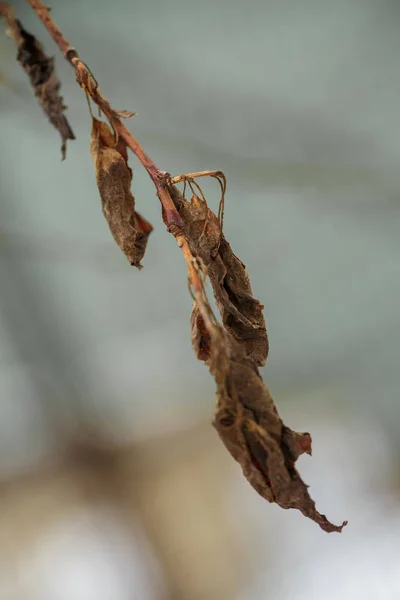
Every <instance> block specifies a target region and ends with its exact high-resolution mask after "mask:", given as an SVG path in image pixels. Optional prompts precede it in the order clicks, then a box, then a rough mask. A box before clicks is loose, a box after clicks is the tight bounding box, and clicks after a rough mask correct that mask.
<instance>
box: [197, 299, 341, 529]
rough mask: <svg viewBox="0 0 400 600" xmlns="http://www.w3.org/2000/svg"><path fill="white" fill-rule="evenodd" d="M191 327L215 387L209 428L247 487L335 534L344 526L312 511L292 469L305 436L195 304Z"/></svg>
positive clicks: (307, 447)
mask: <svg viewBox="0 0 400 600" xmlns="http://www.w3.org/2000/svg"><path fill="white" fill-rule="evenodd" d="M200 302H203V303H204V304H205V303H206V301H205V300H203V301H202V300H200ZM204 304H203V308H204ZM205 309H206V310H207V306H206V307H205ZM191 324H192V343H193V346H194V350H195V352H196V354H197V357H198V358H199V359H201V360H204V361H205V362H206V364H207V365H208V366H209V368H210V371H211V373H212V375H213V376H214V378H215V381H216V383H217V397H218V400H217V410H216V414H215V418H214V422H213V425H214V427H215V428H216V430H217V432H218V434H219V436H220V438H221V440H222V442H223V443H224V445H225V446H226V448H227V449H228V451H229V452H230V454H231V455H232V456H233V458H234V459H235V460H236V461H237V462H238V463H239V464H240V465H241V467H242V470H243V474H244V476H245V477H246V478H247V480H248V481H249V483H250V484H251V485H252V486H253V487H254V489H255V490H257V492H258V493H259V494H260V495H261V496H262V497H263V498H265V499H266V500H268V502H276V503H277V504H278V505H279V506H281V507H282V508H285V509H288V508H296V509H298V510H300V511H301V512H302V513H303V515H305V516H306V517H309V518H310V519H312V520H313V521H315V522H316V523H318V525H319V526H320V527H321V528H322V529H323V530H324V531H327V532H333V531H336V532H340V531H341V530H342V528H343V527H344V526H345V525H346V522H344V523H343V524H342V525H339V526H338V525H333V524H332V523H330V522H329V521H328V519H327V518H326V517H325V515H321V514H320V513H319V512H318V511H317V510H316V508H315V503H314V501H313V500H312V498H311V497H310V495H309V493H308V489H307V485H306V484H305V483H304V482H303V481H302V479H301V477H300V475H299V473H298V472H297V469H296V468H295V462H296V460H297V458H298V457H299V456H300V455H301V454H303V453H307V454H311V436H310V435H309V434H308V433H297V432H295V431H292V430H291V429H289V428H288V427H286V426H285V425H284V424H283V422H282V419H281V418H280V416H279V414H278V411H277V408H276V406H275V403H274V401H273V399H272V397H271V394H270V392H269V390H268V388H267V386H266V385H265V383H264V382H263V381H262V379H261V377H260V374H259V372H258V369H257V367H256V366H255V364H254V362H253V361H251V360H250V359H249V358H248V357H247V356H246V354H245V350H244V347H243V345H241V344H240V343H239V342H238V341H237V340H236V339H235V338H234V337H233V336H232V335H231V334H230V333H229V332H228V331H226V330H224V329H223V328H222V327H221V326H220V325H212V331H210V330H209V328H207V327H206V324H205V322H204V320H203V318H202V315H201V313H200V310H199V305H198V304H196V305H195V307H194V309H193V312H192V316H191Z"/></svg>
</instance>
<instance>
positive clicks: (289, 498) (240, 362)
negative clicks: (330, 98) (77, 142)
mask: <svg viewBox="0 0 400 600" xmlns="http://www.w3.org/2000/svg"><path fill="white" fill-rule="evenodd" d="M28 2H29V4H30V5H31V7H32V8H33V9H34V11H35V12H36V14H37V16H38V17H39V18H40V19H41V21H42V22H43V24H44V26H45V27H46V29H47V31H48V32H49V34H50V35H51V37H52V38H53V40H54V41H55V42H56V44H57V45H58V47H59V48H60V50H61V52H62V53H63V55H64V57H65V58H66V59H67V60H68V61H69V62H70V63H71V65H72V66H73V67H74V69H75V74H76V79H77V82H78V83H79V85H80V86H81V87H82V88H83V90H84V91H85V93H86V95H87V97H88V98H90V99H91V100H92V101H93V102H94V103H95V104H96V105H97V106H98V108H99V109H100V111H101V112H102V113H103V114H104V115H105V116H106V118H107V119H108V121H109V123H110V125H111V127H112V129H113V131H111V130H110V129H109V127H108V126H107V125H106V124H105V123H102V122H100V121H98V120H96V119H95V120H94V121H93V131H92V154H93V158H94V162H95V165H96V176H97V183H98V187H99V191H100V195H101V198H102V205H103V212H104V214H105V216H106V218H107V221H108V223H109V226H110V229H111V232H112V234H113V236H114V238H115V240H116V241H117V243H118V245H119V246H120V248H121V249H122V250H123V252H124V253H125V255H126V256H127V257H128V258H129V260H130V262H131V263H132V264H135V265H136V266H140V260H141V258H142V256H143V254H144V250H145V246H146V242H147V237H148V235H149V233H150V231H151V225H150V224H148V223H147V222H146V221H145V220H144V219H143V218H142V217H140V216H139V215H138V214H137V213H136V212H135V204H134V199H133V196H132V194H131V191H130V185H131V179H132V172H131V170H130V168H129V167H128V164H127V152H126V148H129V149H130V150H132V152H134V154H135V155H136V156H137V158H138V159H139V161H140V162H141V164H142V165H143V167H144V168H145V169H146V170H147V172H148V174H149V176H150V178H151V179H152V181H153V183H154V185H155V188H156V191H157V195H158V197H159V199H160V201H161V205H162V216H163V220H164V223H165V224H166V226H167V228H168V231H170V232H171V233H172V234H173V235H174V237H175V239H176V241H177V243H178V246H179V247H180V248H181V250H182V253H183V255H184V258H185V260H186V264H187V268H188V278H189V283H190V286H191V291H192V293H193V297H194V307H193V311H192V316H191V327H192V344H193V347H194V350H195V352H196V355H197V357H198V358H199V359H200V360H203V361H205V363H206V364H207V365H208V367H209V369H210V372H211V374H212V375H213V377H214V379H215V381H216V385H217V398H218V400H217V410H216V415H215V418H214V426H215V428H216V430H217V431H218V434H219V436H220V438H221V440H222V441H223V443H224V444H225V446H226V447H227V449H228V451H229V452H230V453H231V455H232V456H233V457H234V458H235V460H237V461H238V462H239V464H240V465H241V467H242V469H243V473H244V475H245V477H246V478H247V479H248V481H249V482H250V483H251V485H252V486H253V487H254V488H255V489H256V490H257V492H258V493H259V494H260V495H261V496H263V497H264V498H265V499H266V500H268V501H269V502H276V503H277V504H279V505H280V506H281V507H282V508H296V509H298V510H300V511H301V512H302V513H303V514H304V515H305V516H307V517H309V518H311V519H313V520H314V521H316V522H317V523H318V524H319V525H320V527H321V528H322V529H324V530H325V531H328V532H330V531H338V532H340V531H341V530H342V527H343V526H344V525H345V523H343V524H342V525H340V526H336V525H333V524H331V523H330V522H329V521H328V520H327V519H326V517H325V516H324V515H321V514H320V513H318V512H317V510H316V508H315V504H314V502H313V500H312V499H311V497H310V496H309V494H308V489H307V486H306V485H305V483H304V482H303V481H302V479H301V478H300V475H299V474H298V472H297V470H296V468H295V463H296V460H297V458H298V457H299V456H300V454H303V453H307V454H311V437H310V435H309V434H308V433H296V432H294V431H292V430H290V429H289V428H288V427H286V426H285V425H284V424H283V422H282V420H281V418H280V416H279V414H278V411H277V409H276V406H275V403H274V401H273V399H272V397H271V395H270V393H269V390H268V388H267V387H266V385H265V384H264V383H263V381H262V378H261V376H260V373H259V371H258V366H260V365H263V364H265V361H266V359H267V355H268V338H267V332H266V327H265V322H264V317H263V314H262V309H263V306H262V305H261V304H260V302H259V301H258V300H256V299H255V298H254V297H253V295H252V290H251V285H250V280H249V277H248V275H247V273H246V270H245V267H244V265H243V263H242V262H241V261H240V259H239V258H238V257H237V256H235V254H234V253H233V251H232V249H231V247H230V245H229V243H228V242H227V240H226V238H225V236H224V234H223V231H222V225H223V212H224V211H223V208H224V196H225V189H226V181H225V177H224V175H223V174H222V173H221V172H220V171H212V172H199V173H191V174H190V175H179V176H177V177H174V178H171V176H170V175H169V174H168V173H167V172H165V171H161V170H160V169H158V167H156V165H155V164H154V163H153V161H152V160H151V159H150V157H149V156H148V155H147V154H146V153H145V151H144V150H143V148H142V147H141V146H140V144H139V143H138V141H137V140H136V139H135V138H134V137H133V135H132V134H131V133H130V132H129V130H128V129H127V128H126V126H125V125H124V124H123V122H122V119H124V118H127V117H129V116H132V114H133V113H130V112H128V111H118V110H115V109H114V108H113V107H112V106H111V104H110V103H109V101H108V100H107V99H106V98H105V97H104V95H103V94H102V93H101V91H100V88H99V86H98V83H97V81H96V80H95V79H94V77H93V75H92V73H91V71H90V70H89V69H88V67H87V66H86V65H85V63H84V62H83V61H82V60H81V59H80V57H79V55H78V53H77V51H76V50H75V48H73V47H72V46H71V44H70V43H69V42H68V41H67V40H66V39H65V38H64V36H63V35H62V33H61V31H60V30H59V29H58V27H57V26H56V25H55V23H54V21H53V20H52V18H51V17H50V14H49V9H48V8H47V7H45V6H44V5H43V4H42V2H40V1H39V0H28ZM204 176H211V177H214V178H216V179H217V180H218V182H219V183H220V186H221V203H220V210H219V213H218V216H216V215H215V214H214V213H213V211H212V210H210V208H209V207H208V205H207V201H206V199H205V197H204V194H203V192H202V189H201V187H200V185H199V184H198V183H197V182H196V179H197V178H199V177H204ZM180 182H182V183H183V185H184V188H183V193H181V192H180V191H179V190H178V188H177V187H176V184H177V183H180ZM188 188H189V189H190V190H191V194H192V195H191V200H190V201H188V200H187V199H186V196H185V192H186V190H187V189H188ZM206 276H208V277H209V279H210V281H211V284H212V289H213V293H214V296H215V300H216V304H217V307H218V309H219V311H220V313H221V318H222V325H221V324H219V323H218V322H217V320H216V318H215V316H214V315H213V313H212V310H211V307H210V304H209V302H208V300H207V297H206V293H205V287H204V282H205V278H206Z"/></svg>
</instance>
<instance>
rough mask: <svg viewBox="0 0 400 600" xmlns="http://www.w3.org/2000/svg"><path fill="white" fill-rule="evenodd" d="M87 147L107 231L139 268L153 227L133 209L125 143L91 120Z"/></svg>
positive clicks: (97, 122)
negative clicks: (89, 144) (90, 156)
mask: <svg viewBox="0 0 400 600" xmlns="http://www.w3.org/2000/svg"><path fill="white" fill-rule="evenodd" d="M90 148H91V152H92V157H93V161H94V164H95V168H96V180H97V187H98V188H99V192H100V197H101V201H102V208H103V214H104V216H105V218H106V220H107V223H108V226H109V228H110V231H111V233H112V235H113V237H114V240H115V241H116V242H117V244H118V246H119V247H120V248H121V250H122V252H123V253H124V254H125V256H126V257H127V259H128V260H129V262H130V263H131V265H134V266H135V267H137V268H138V269H141V268H142V265H141V264H140V262H141V260H142V258H143V256H144V253H145V250H146V246H147V239H148V237H149V235H150V233H151V232H152V230H153V227H152V226H151V225H150V223H148V222H147V221H146V220H145V219H144V218H143V217H142V216H141V215H139V213H137V212H136V211H135V199H134V197H133V195H132V193H131V181H132V170H131V169H130V168H129V166H128V162H127V160H128V154H127V149H126V145H125V143H124V142H123V140H122V139H121V138H119V139H117V138H116V135H115V134H114V133H113V132H112V131H111V129H110V128H109V126H108V125H107V124H106V123H104V122H103V121H99V120H97V119H93V127H92V142H91V147H90Z"/></svg>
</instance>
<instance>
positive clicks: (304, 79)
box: [0, 0, 400, 600]
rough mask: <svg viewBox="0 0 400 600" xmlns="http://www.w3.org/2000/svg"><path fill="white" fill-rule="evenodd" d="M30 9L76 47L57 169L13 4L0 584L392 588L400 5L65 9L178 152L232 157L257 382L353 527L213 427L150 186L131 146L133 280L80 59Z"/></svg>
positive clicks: (61, 8) (1, 57) (146, 592)
mask: <svg viewBox="0 0 400 600" xmlns="http://www.w3.org/2000/svg"><path fill="white" fill-rule="evenodd" d="M13 6H14V8H15V11H16V14H17V16H18V17H19V18H20V19H21V21H22V23H23V24H24V26H25V27H26V28H27V29H28V30H29V31H32V32H33V33H34V34H35V35H37V37H38V38H39V39H40V40H42V42H43V44H44V46H45V48H46V50H47V51H48V52H49V53H50V54H54V55H55V56H56V57H57V71H58V74H59V76H60V78H61V81H62V93H63V96H64V99H65V102H66V104H67V105H68V106H69V110H68V118H69V120H70V122H71V124H72V127H73V129H74V132H75V134H76V136H77V140H76V141H74V142H72V143H70V144H69V145H68V153H67V160H66V161H65V162H61V160H60V143H59V137H58V134H57V132H56V131H54V130H53V129H52V128H51V126H50V125H49V124H48V123H47V122H46V118H45V116H44V115H43V114H42V112H41V109H40V108H39V106H38V105H37V103H36V100H35V98H34V97H33V92H32V90H31V88H30V86H29V83H28V81H27V79H26V76H25V74H24V73H23V72H22V70H21V69H20V67H19V65H18V64H17V63H16V62H15V48H14V46H13V44H12V42H11V41H10V40H9V39H8V38H6V37H5V35H4V29H5V28H4V26H3V24H1V37H0V71H1V75H2V81H1V84H0V121H1V136H0V149H1V162H0V188H1V203H0V222H1V224H0V282H1V283H0V289H1V292H0V331H1V334H0V335H1V345H0V389H1V392H0V597H1V599H4V600H71V599H73V600H136V599H138V600H269V599H274V600H276V599H278V598H279V599H280V600H303V599H306V598H307V600H321V599H322V598H324V599H327V600H333V599H341V600H344V599H346V600H347V599H349V600H358V599H362V600H369V599H371V600H372V599H373V600H377V599H379V600H392V599H393V600H394V599H398V598H399V597H400V570H399V564H400V541H399V536H400V443H399V439H400V437H399V434H400V403H399V371H400V360H399V354H400V353H399V334H400V315H399V305H400V261H399V257H400V199H399V196H400V169H399V165H400V70H399V56H400V36H399V33H398V32H399V27H400V4H399V3H398V2H397V1H395V0H380V1H379V2H377V1H374V0H353V1H351V2H349V1H345V0H336V1H335V2H332V1H327V0H303V1H299V0H279V1H278V0H248V1H247V2H242V1H238V0H229V1H228V0H220V1H219V2H215V0H213V1H211V0H202V2H195V1H194V0H170V1H167V2H166V1H164V0H146V1H136V2H135V1H128V0H115V1H114V2H109V1H107V2H106V1H105V0H85V1H80V2H79V1H77V0H70V1H69V2H62V1H61V0H54V2H53V3H52V8H53V11H52V15H53V18H54V19H55V21H56V23H57V24H58V25H59V26H60V28H61V29H62V31H63V33H64V34H65V35H66V37H67V38H69V39H70V41H71V42H72V44H74V45H75V46H76V47H77V49H78V51H79V52H80V54H81V56H82V58H83V59H84V60H85V61H86V62H87V63H88V65H89V67H90V68H91V70H92V71H93V72H94V74H95V76H96V77H97V79H98V80H99V82H100V85H101V87H102V90H103V91H104V93H105V94H106V96H107V97H109V99H110V100H111V101H112V103H113V105H114V106H115V107H117V108H124V109H130V110H134V111H136V112H137V116H135V117H133V118H132V119H131V121H130V123H129V126H130V127H131V128H132V130H133V132H134V133H135V135H136V136H137V137H138V139H139V140H140V141H141V143H142V144H143V146H144V147H145V148H146V150H147V151H148V153H149V154H150V155H151V156H152V157H153V158H154V160H155V162H156V163H157V164H158V165H159V166H160V167H161V168H162V169H165V170H168V171H169V172H171V173H172V174H179V173H187V172H191V171H198V170H203V169H221V170H223V171H224V172H225V174H226V176H227V178H228V193H227V200H226V217H225V233H226V236H227V238H228V239H229V240H230V241H231V243H232V245H233V248H234V250H235V252H236V253H237V254H238V255H239V256H240V257H241V258H242V259H243V261H244V262H245V263H246V265H247V267H248V271H249V273H250V275H251V277H252V282H253V289H254V292H255V295H256V296H257V297H259V298H260V299H261V300H262V302H264V303H265V306H266V308H265V315H266V320H267V326H268V332H269V337H270V345H271V350H270V357H269V361H268V364H267V366H266V367H265V368H264V369H263V375H264V376H265V379H266V381H267V383H268V385H269V387H270V389H271V391H272V393H273V395H274V397H275V399H276V402H277V404H278V407H279V410H280V412H281V415H282V417H283V418H284V420H285V422H286V423H287V424H288V425H289V426H291V427H293V428H294V429H297V430H299V431H303V430H306V431H310V432H311V433H312V436H313V449H314V456H313V458H312V459H310V458H309V457H302V458H301V460H300V461H299V469H300V470H301V473H302V475H303V477H304V479H305V481H306V482H307V483H309V484H310V486H311V488H310V491H311V495H312V496H313V497H314V499H315V500H316V502H317V506H318V508H319V509H320V510H321V511H322V512H324V513H326V514H327V515H328V517H329V518H330V519H332V520H333V521H334V522H336V523H340V522H341V521H342V520H343V519H348V520H349V525H348V527H347V528H346V529H345V530H344V531H343V533H342V535H336V534H330V535H327V534H326V533H324V532H323V531H321V530H319V529H318V527H317V526H316V525H315V524H314V523H312V522H311V521H307V520H306V519H305V518H304V517H302V515H301V514H300V513H298V512H295V511H283V510H281V509H280V508H279V507H277V506H274V505H269V504H267V503H265V501H263V500H262V499H261V498H260V497H258V495H257V494H256V493H255V492H254V490H253V489H252V488H251V487H250V486H249V484H248V483H247V482H246V481H245V480H244V478H243V477H242V475H241V471H240V467H239V466H238V465H237V464H236V463H234V461H233V460H232V459H231V458H230V456H229V455H228V454H227V452H226V450H225V449H224V447H223V446H222V444H221V443H220V441H219V439H218V438H217V435H216V433H215V431H214V430H213V429H212V427H211V425H210V423H211V418H212V413H213V408H214V404H215V389H214V383H213V381H212V379H211V377H210V376H209V374H208V371H207V369H206V368H205V367H204V365H203V364H202V363H200V362H198V361H197V360H196V358H195V356H194V354H193V352H192V349H191V345H190V335H189V315H190V310H191V298H190V296H189V294H188V290H187V280H186V268H185V264H184V261H183V258H182V256H181V254H180V252H179V250H178V248H177V247H176V244H175V242H174V240H173V238H172V236H170V235H169V234H168V233H167V232H166V230H165V227H164V225H163V224H162V222H161V218H160V207H159V203H158V200H157V199H156V197H155V193H154V189H153V187H152V184H151V182H150V181H149V180H148V178H147V175H146V173H145V172H144V171H143V169H142V168H141V167H140V165H138V164H137V162H136V160H135V159H134V158H133V157H132V159H131V165H132V166H133V168H134V187H133V189H134V193H135V196H136V200H137V206H138V210H139V211H140V212H141V213H142V214H143V215H144V216H145V217H146V218H147V219H149V220H150V221H151V222H152V223H153V224H154V226H155V227H154V232H153V234H152V236H151V238H150V243H149V248H148V252H147V254H146V257H145V260H144V269H143V270H142V271H141V272H140V273H139V272H137V271H136V270H135V269H133V268H131V267H130V266H129V265H128V263H127V262H126V259H125V257H124V256H123V255H122V253H121V252H120V251H119V249H118V247H117V246H116V245H115V243H114V241H113V240H112V238H111V235H110V233H109V231H108V229H107V225H106V223H105V221H104V219H103V216H102V213H101V210H100V200H99V197H98V192H97V189H96V185H95V179H94V173H93V165H92V159H91V156H90V152H89V133H90V116H89V113H88V108H87V104H86V100H85V97H84V95H83V94H82V92H81V90H80V89H79V88H78V86H77V85H76V83H75V80H74V74H73V71H72V69H71V68H70V66H69V65H68V64H67V63H66V62H65V61H63V59H62V57H61V55H60V53H59V52H58V51H57V49H56V47H55V45H54V44H53V42H52V41H51V40H50V38H49V36H48V35H47V33H46V31H45V30H44V28H43V26H42V25H41V23H39V21H37V19H36V18H35V17H34V15H33V14H32V13H31V11H30V8H29V7H28V5H27V4H26V3H24V2H22V0H21V1H16V2H14V3H13ZM206 190H207V197H208V201H209V203H210V205H211V206H213V207H215V208H216V207H217V203H218V198H219V197H218V186H217V185H216V184H215V183H214V185H212V184H209V185H206Z"/></svg>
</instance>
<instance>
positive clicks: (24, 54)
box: [2, 3, 75, 159]
mask: <svg viewBox="0 0 400 600" xmlns="http://www.w3.org/2000/svg"><path fill="white" fill-rule="evenodd" d="M2 9H3V10H2V14H3V16H4V17H5V18H6V20H7V24H8V33H9V35H10V37H12V38H13V39H14V41H15V42H16V44H17V47H18V54H17V60H18V62H19V63H20V65H21V66H22V67H23V69H24V70H25V71H26V73H27V74H28V75H29V79H30V82H31V84H32V87H33V88H34V90H35V96H36V98H37V99H38V100H39V102H40V104H41V106H42V108H43V110H44V112H45V113H46V114H47V116H48V118H49V121H50V123H51V124H52V125H53V126H54V127H55V128H56V129H57V130H58V132H59V133H60V135H61V139H62V145H61V153H62V158H63V159H64V158H65V153H66V146H67V140H74V139H75V136H74V134H73V132H72V129H71V127H70V125H69V123H68V121H67V119H66V118H65V116H64V114H63V112H64V110H65V109H66V106H64V104H63V99H62V97H61V96H60V94H59V90H60V85H61V84H60V82H59V81H58V79H57V77H56V74H55V71H54V59H53V58H50V57H49V56H47V55H46V54H45V52H44V51H43V49H42V47H41V45H40V43H39V42H38V40H37V39H36V38H35V37H34V36H33V35H32V34H30V33H29V32H28V31H26V30H25V29H24V28H23V27H22V25H21V23H20V22H19V21H18V20H17V19H15V18H14V16H13V12H12V9H11V8H10V7H7V10H6V8H5V3H2Z"/></svg>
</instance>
